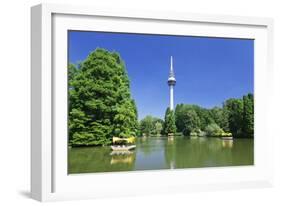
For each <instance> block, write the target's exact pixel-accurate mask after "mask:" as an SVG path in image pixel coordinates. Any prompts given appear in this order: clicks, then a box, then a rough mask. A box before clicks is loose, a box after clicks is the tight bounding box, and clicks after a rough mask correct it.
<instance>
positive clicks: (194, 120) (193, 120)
mask: <svg viewBox="0 0 281 206" xmlns="http://www.w3.org/2000/svg"><path fill="white" fill-rule="evenodd" d="M182 121H183V124H184V128H183V134H184V135H185V136H189V135H190V133H191V132H196V131H197V130H198V129H199V128H200V118H199V117H198V115H197V113H196V112H195V111H194V110H192V109H190V110H187V111H185V113H184V115H183V118H182Z"/></svg>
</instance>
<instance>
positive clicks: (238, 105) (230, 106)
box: [224, 98, 243, 137]
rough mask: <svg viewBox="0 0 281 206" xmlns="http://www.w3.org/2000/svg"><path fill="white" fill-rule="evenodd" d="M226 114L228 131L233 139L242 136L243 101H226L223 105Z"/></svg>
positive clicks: (232, 99)
mask: <svg viewBox="0 0 281 206" xmlns="http://www.w3.org/2000/svg"><path fill="white" fill-rule="evenodd" d="M224 107H225V108H226V109H227V113H228V123H229V130H230V132H231V133H232V134H233V136H234V137H242V136H243V101H242V100H241V99H234V98H231V99H228V100H226V102H225V103H224Z"/></svg>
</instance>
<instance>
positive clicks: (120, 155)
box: [110, 151, 136, 165]
mask: <svg viewBox="0 0 281 206" xmlns="http://www.w3.org/2000/svg"><path fill="white" fill-rule="evenodd" d="M110 155H111V161H110V164H111V165H112V164H129V165H130V164H132V163H133V162H134V161H135V156H136V155H135V153H134V152H132V151H113V152H111V153H110Z"/></svg>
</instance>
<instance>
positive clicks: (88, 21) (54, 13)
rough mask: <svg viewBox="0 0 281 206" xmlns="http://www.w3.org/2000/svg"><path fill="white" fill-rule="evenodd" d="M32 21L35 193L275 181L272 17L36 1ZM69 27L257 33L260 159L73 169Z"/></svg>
mask: <svg viewBox="0 0 281 206" xmlns="http://www.w3.org/2000/svg"><path fill="white" fill-rule="evenodd" d="M116 23H118V24H116ZM31 26H32V28H31V50H32V53H31V56H32V60H31V67H32V68H31V79H32V85H31V94H32V99H31V104H32V105H31V108H32V114H31V125H32V128H31V196H32V198H34V199H36V200H39V201H52V200H67V199H83V198H97V197H113V196H123V195H136V194H151V193H171V192H188V191H206V190H213V189H235V188H245V187H247V188H248V187H266V186H272V182H273V160H272V157H273V150H272V149H273V138H274V137H273V134H272V132H270V130H271V125H270V116H269V115H268V112H267V111H268V110H269V108H270V107H271V104H272V103H271V101H270V100H271V99H272V90H273V89H272V81H271V80H272V78H273V76H274V72H273V60H272V57H273V54H272V51H273V48H272V45H273V32H272V29H273V21H272V19H269V18H257V17H235V16H221V15H201V14H189V13H170V12H169V13H166V12H165V13H160V12H149V11H131V10H130V11H128V10H115V9H109V8H91V7H83V6H70V5H57V4H40V5H37V6H34V7H32V9H31ZM69 29H77V30H97V31H119V32H135V33H158V34H177V35H195V36H212V37H228V38H251V39H255V85H254V88H255V148H254V149H255V164H254V166H244V167H223V168H201V169H179V170H158V171H144V172H142V171H139V172H121V173H114V172H113V173H107V174H102V173H98V174H87V175H85V174H84V175H82V174H81V175H68V174H67V170H66V168H67V161H66V160H67V159H66V158H67V141H66V140H67V133H66V129H67V128H66V127H67V125H66V122H67V119H66V111H67V105H66V102H65V100H66V99H67V90H66V88H67V70H66V66H65V65H66V64H67V61H66V58H67V54H66V53H67V49H66V48H67V38H66V36H65V35H67V32H66V31H67V30H69ZM57 68H65V69H57ZM58 136H59V137H60V138H57V137H58ZM262 136H266V138H260V137H262Z"/></svg>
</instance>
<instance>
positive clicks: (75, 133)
mask: <svg viewBox="0 0 281 206" xmlns="http://www.w3.org/2000/svg"><path fill="white" fill-rule="evenodd" d="M68 78H69V122H68V124H69V144H70V145H73V146H79V145H106V144H109V143H111V138H112V136H113V135H116V136H120V137H128V136H130V135H135V134H136V131H137V109H136V106H135V102H134V101H133V99H132V98H131V94H130V81H129V78H128V75H127V71H126V68H125V65H124V62H123V61H122V59H121V57H120V55H119V54H118V53H116V52H108V51H106V50H104V49H96V50H95V51H93V52H91V53H90V54H89V56H88V57H87V58H86V59H85V60H84V61H82V62H81V63H80V65H79V69H77V68H76V67H75V66H74V65H73V64H69V75H68Z"/></svg>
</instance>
